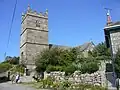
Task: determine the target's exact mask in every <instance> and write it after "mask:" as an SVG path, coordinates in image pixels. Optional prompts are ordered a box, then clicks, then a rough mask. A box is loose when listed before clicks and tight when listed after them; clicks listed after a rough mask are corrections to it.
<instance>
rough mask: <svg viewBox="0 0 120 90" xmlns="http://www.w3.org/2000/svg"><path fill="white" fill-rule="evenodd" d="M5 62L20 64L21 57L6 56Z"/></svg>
mask: <svg viewBox="0 0 120 90" xmlns="http://www.w3.org/2000/svg"><path fill="white" fill-rule="evenodd" d="M3 63H10V64H14V65H17V64H19V57H15V56H14V57H11V56H7V57H6V58H5V61H4V62H3Z"/></svg>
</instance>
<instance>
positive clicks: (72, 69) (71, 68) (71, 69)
mask: <svg viewBox="0 0 120 90" xmlns="http://www.w3.org/2000/svg"><path fill="white" fill-rule="evenodd" d="M75 71H76V67H75V66H73V65H69V66H67V67H66V68H65V75H70V74H72V73H74V72H75Z"/></svg>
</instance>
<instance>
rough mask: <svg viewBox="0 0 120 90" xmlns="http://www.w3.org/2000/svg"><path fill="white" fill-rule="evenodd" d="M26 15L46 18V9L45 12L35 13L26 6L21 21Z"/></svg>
mask: <svg viewBox="0 0 120 90" xmlns="http://www.w3.org/2000/svg"><path fill="white" fill-rule="evenodd" d="M27 15H31V16H36V17H41V18H48V9H46V11H45V12H37V11H35V10H32V9H31V7H30V5H28V8H27V11H26V12H25V13H22V21H23V20H24V19H25V18H26V16H27Z"/></svg>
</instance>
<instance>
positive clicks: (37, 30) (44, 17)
mask: <svg viewBox="0 0 120 90" xmlns="http://www.w3.org/2000/svg"><path fill="white" fill-rule="evenodd" d="M48 34H49V31H48V10H46V11H45V12H40V13H38V12H37V11H33V10H32V9H31V8H30V6H28V8H27V11H26V12H25V13H23V14H22V22H21V34H20V63H23V64H25V65H26V67H27V69H29V70H34V69H35V57H36V56H37V55H38V54H40V52H41V51H42V50H43V49H45V48H49V49H50V48H52V47H59V48H62V49H69V48H73V47H68V46H62V45H53V44H49V38H48ZM94 46H95V45H94V44H93V42H87V43H85V44H83V45H80V46H77V47H78V48H79V50H80V51H81V52H83V53H84V55H85V56H87V52H88V51H89V50H90V51H91V50H93V48H94Z"/></svg>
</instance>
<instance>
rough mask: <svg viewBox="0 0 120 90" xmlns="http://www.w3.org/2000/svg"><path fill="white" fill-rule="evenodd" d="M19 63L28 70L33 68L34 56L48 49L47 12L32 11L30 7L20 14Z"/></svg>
mask: <svg viewBox="0 0 120 90" xmlns="http://www.w3.org/2000/svg"><path fill="white" fill-rule="evenodd" d="M21 25H22V27H21V35H20V37H21V42H20V63H23V64H25V65H26V66H27V68H28V69H34V68H35V56H36V55H38V54H39V53H40V52H41V51H42V50H43V49H44V48H48V47H49V45H48V10H46V11H45V12H44V13H37V12H36V11H32V10H31V8H30V6H28V8H27V12H26V13H25V14H22V22H21Z"/></svg>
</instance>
